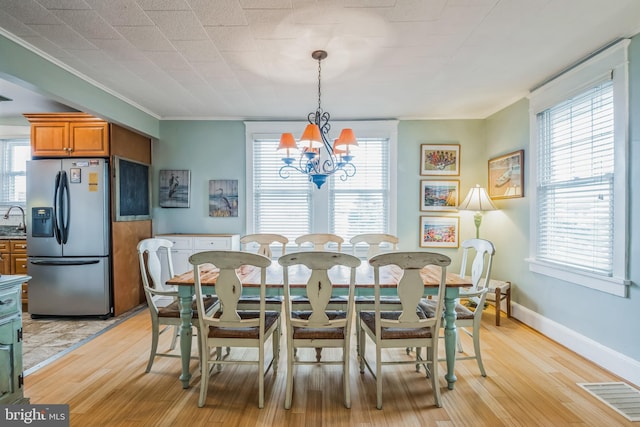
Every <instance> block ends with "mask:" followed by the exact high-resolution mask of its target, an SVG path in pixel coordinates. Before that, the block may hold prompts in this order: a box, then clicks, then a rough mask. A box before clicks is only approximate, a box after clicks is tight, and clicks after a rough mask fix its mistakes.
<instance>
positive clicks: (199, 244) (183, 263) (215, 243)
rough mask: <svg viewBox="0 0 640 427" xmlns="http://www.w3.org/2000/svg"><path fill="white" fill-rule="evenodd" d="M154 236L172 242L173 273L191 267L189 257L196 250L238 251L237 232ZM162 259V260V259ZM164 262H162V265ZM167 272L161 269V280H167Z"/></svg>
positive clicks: (238, 239) (179, 272)
mask: <svg viewBox="0 0 640 427" xmlns="http://www.w3.org/2000/svg"><path fill="white" fill-rule="evenodd" d="M156 237H160V238H163V239H167V240H170V241H171V242H173V249H172V250H171V261H172V262H173V271H174V273H175V274H181V273H184V272H186V271H189V270H191V269H192V266H191V264H189V257H190V256H191V255H193V254H194V253H196V252H203V251H239V250H240V235H239V234H160V235H157V236H156ZM163 261H164V260H163ZM164 265H166V263H164V262H163V266H164ZM169 278H170V277H169V272H168V271H166V270H165V269H163V270H162V282H163V283H164V282H166V281H167V280H169Z"/></svg>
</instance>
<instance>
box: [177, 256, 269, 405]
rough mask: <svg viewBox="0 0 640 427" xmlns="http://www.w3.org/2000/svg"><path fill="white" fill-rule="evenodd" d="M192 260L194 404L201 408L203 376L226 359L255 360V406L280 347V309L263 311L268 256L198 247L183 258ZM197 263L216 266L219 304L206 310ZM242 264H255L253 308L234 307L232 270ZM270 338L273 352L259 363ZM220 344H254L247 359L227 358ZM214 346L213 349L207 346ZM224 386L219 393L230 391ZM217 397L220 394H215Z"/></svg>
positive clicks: (237, 291) (237, 289)
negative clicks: (196, 342) (196, 347)
mask: <svg viewBox="0 0 640 427" xmlns="http://www.w3.org/2000/svg"><path fill="white" fill-rule="evenodd" d="M189 262H190V263H191V264H192V265H193V275H194V282H195V292H196V306H197V310H198V321H199V325H200V330H202V331H203V332H202V333H201V334H200V348H201V349H202V351H200V366H201V367H202V369H201V371H202V376H201V379H200V397H199V399H198V406H199V407H203V406H204V404H205V401H206V399H207V391H208V388H209V377H210V376H211V373H212V371H213V369H214V367H216V366H217V367H218V370H220V369H222V366H223V365H227V364H251V365H256V366H257V368H258V370H259V375H258V407H259V408H263V407H264V377H265V375H266V374H267V372H268V371H269V369H271V368H273V371H274V372H275V371H276V370H277V367H278V354H279V351H280V312H278V311H267V310H266V302H265V300H266V274H267V273H266V271H267V270H266V269H267V267H268V266H269V265H270V264H271V260H270V259H269V258H267V257H265V256H263V255H258V254H252V253H248V252H239V251H208V252H199V253H196V254H193V255H191V256H190V257H189ZM202 264H213V265H215V266H216V267H217V268H219V269H220V272H219V275H218V278H217V279H216V285H215V289H216V295H218V298H219V299H220V307H221V309H219V310H216V311H215V312H213V313H211V314H207V313H205V308H204V299H203V298H204V295H203V291H202V286H201V282H200V269H199V266H200V265H202ZM242 266H254V267H257V268H259V269H260V303H259V304H258V307H256V309H252V310H249V311H244V310H240V309H238V301H239V300H240V296H241V295H242V282H241V281H240V279H239V278H238V274H237V269H239V268H240V267H242ZM269 338H271V346H272V350H273V357H272V358H271V360H270V361H269V363H268V365H267V367H266V368H265V347H266V342H267V341H268V339H269ZM222 347H227V348H229V347H242V348H256V349H257V350H258V358H257V359H253V360H247V359H246V357H241V358H232V357H231V356H230V355H229V354H227V356H225V357H224V358H223V357H222ZM214 348H215V349H216V351H215V352H213V349H214ZM231 392H232V391H231V390H230V389H228V388H227V387H226V386H225V389H224V390H223V391H221V393H231ZM221 400H223V399H221Z"/></svg>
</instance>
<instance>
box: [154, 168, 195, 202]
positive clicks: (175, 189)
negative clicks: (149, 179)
mask: <svg viewBox="0 0 640 427" xmlns="http://www.w3.org/2000/svg"><path fill="white" fill-rule="evenodd" d="M190 193H191V171H188V170H176V169H165V170H161V171H160V191H159V196H158V198H159V199H160V207H161V208H188V207H189V199H190V198H191V197H190Z"/></svg>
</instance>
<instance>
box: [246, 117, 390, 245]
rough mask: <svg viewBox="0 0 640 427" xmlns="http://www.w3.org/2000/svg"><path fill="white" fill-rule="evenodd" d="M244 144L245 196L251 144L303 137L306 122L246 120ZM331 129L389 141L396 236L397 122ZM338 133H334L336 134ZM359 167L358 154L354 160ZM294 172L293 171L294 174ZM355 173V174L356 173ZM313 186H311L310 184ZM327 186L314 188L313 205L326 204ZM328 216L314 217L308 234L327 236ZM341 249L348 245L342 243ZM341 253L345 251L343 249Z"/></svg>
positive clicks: (250, 210) (249, 186) (249, 188)
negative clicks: (287, 134)
mask: <svg viewBox="0 0 640 427" xmlns="http://www.w3.org/2000/svg"><path fill="white" fill-rule="evenodd" d="M244 124H245V141H246V193H245V194H248V195H252V194H253V141H254V140H259V139H280V135H281V134H282V133H283V132H291V133H293V134H294V135H296V136H298V135H302V132H303V131H304V128H305V127H306V125H307V124H308V123H307V122H302V121H300V122H257V121H256V122H254V121H245V122H244ZM331 127H332V129H333V130H336V129H338V130H339V129H343V128H351V129H353V131H354V133H355V134H356V137H360V138H382V139H387V140H388V141H389V188H390V191H389V197H390V199H389V201H388V202H389V216H388V221H389V224H388V227H389V233H391V234H396V233H397V191H396V188H397V163H398V161H397V160H398V158H397V151H398V150H397V145H398V121H397V120H374V121H353V122H351V121H332V122H331ZM336 132H337V131H336ZM353 162H354V164H355V165H356V168H357V167H358V157H357V153H356V154H355V158H354V160H353ZM294 173H295V172H294ZM356 173H357V172H356ZM310 185H312V184H310ZM329 187H330V186H329V185H328V183H326V184H325V185H323V186H322V188H320V189H317V188H315V186H314V189H313V191H314V200H315V206H317V207H318V208H322V207H325V206H328V205H329ZM246 199H247V200H246V205H247V216H246V234H252V233H253V232H254V231H253V215H254V206H253V197H251V196H248V197H247V198H246ZM328 221H329V216H328V215H317V214H314V227H315V229H314V230H312V231H311V232H317V233H326V232H327V230H328V229H329V223H328ZM345 243H346V245H343V248H345V249H346V248H347V247H348V246H349V243H348V242H345ZM343 250H344V249H343Z"/></svg>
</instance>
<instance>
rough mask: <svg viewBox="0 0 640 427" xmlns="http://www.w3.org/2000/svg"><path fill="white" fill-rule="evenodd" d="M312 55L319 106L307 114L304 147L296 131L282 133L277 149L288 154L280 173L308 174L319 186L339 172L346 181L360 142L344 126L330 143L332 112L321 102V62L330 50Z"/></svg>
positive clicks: (352, 168) (353, 170)
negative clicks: (295, 172)
mask: <svg viewBox="0 0 640 427" xmlns="http://www.w3.org/2000/svg"><path fill="white" fill-rule="evenodd" d="M311 57H312V58H313V59H315V60H316V61H318V108H317V109H316V111H315V112H311V113H309V115H308V116H307V120H308V121H309V124H308V125H307V127H306V128H305V130H304V132H303V134H302V137H301V138H300V146H301V148H298V144H297V143H296V140H295V138H294V136H293V134H291V133H283V134H282V136H281V137H280V145H279V146H278V151H282V152H284V153H286V157H283V158H282V161H283V162H284V166H282V167H281V168H280V172H279V173H280V177H281V178H283V179H287V178H289V176H290V175H291V171H292V170H294V171H297V172H300V173H303V174H306V175H308V176H309V181H310V182H313V183H314V184H315V185H316V186H317V187H318V188H320V187H322V184H324V183H325V182H326V181H327V177H329V176H330V175H333V174H338V175H339V176H340V179H341V180H343V181H346V180H347V178H349V177H352V176H354V175H355V174H356V167H355V165H354V164H353V163H351V160H352V159H353V155H352V154H351V152H350V146H357V145H358V141H357V140H356V137H355V135H354V134H353V130H352V129H348V128H346V129H342V132H340V136H339V137H338V139H336V140H335V141H334V142H333V145H332V144H330V143H329V131H330V130H331V125H330V124H329V118H330V115H329V112H327V111H324V110H323V109H322V106H321V102H320V99H321V95H322V93H321V90H320V89H321V71H322V68H321V61H322V60H323V59H325V58H326V57H327V52H325V51H324V50H316V51H313V53H311ZM292 151H293V152H297V151H299V152H300V153H299V155H298V157H297V158H294V157H292V156H291V152H292Z"/></svg>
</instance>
